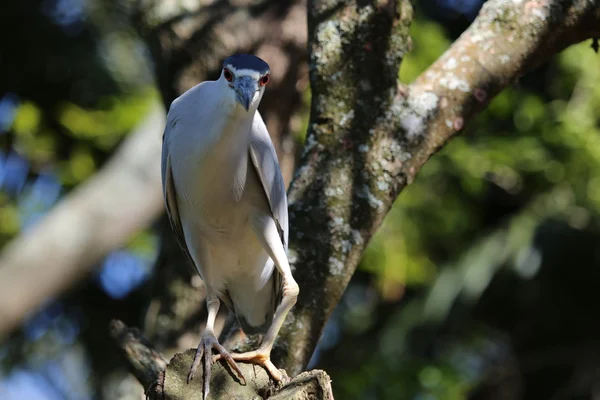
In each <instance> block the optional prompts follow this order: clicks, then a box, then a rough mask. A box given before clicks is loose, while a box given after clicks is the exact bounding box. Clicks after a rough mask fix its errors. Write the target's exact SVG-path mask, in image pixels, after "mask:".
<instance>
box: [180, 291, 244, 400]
mask: <svg viewBox="0 0 600 400" xmlns="http://www.w3.org/2000/svg"><path fill="white" fill-rule="evenodd" d="M206 292H207V293H206V306H207V308H208V318H207V320H206V328H205V329H204V332H202V338H201V339H200V343H199V344H198V349H197V350H196V355H195V356H194V361H193V362H192V366H191V367H190V372H189V373H188V377H187V382H188V383H190V381H191V380H192V379H194V374H195V373H196V369H197V368H198V366H199V365H200V361H201V360H202V356H203V355H204V371H203V375H202V377H203V382H202V391H203V393H204V399H206V398H207V396H208V392H209V391H210V373H211V368H212V363H213V357H212V349H215V350H216V351H217V352H218V353H219V355H220V356H221V357H222V358H224V359H225V360H226V361H227V363H228V364H229V366H230V367H231V368H232V369H233V370H234V371H235V372H236V373H237V374H238V376H239V378H240V380H241V381H243V382H244V383H246V380H245V379H244V375H243V374H242V371H241V370H240V368H239V367H238V366H237V364H236V363H235V361H234V359H233V358H232V357H231V354H230V353H229V352H228V351H227V350H225V347H223V346H222V345H221V344H220V343H219V341H218V340H217V338H216V336H215V333H214V326H215V319H216V318H217V313H218V312H219V305H220V301H219V298H218V297H217V296H216V295H215V294H214V293H213V292H212V291H211V290H208V288H207V291H206Z"/></svg>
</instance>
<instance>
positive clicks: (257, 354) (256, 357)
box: [214, 349, 284, 382]
mask: <svg viewBox="0 0 600 400" xmlns="http://www.w3.org/2000/svg"><path fill="white" fill-rule="evenodd" d="M229 356H230V357H231V358H232V360H236V361H245V362H249V363H252V364H257V365H260V366H262V367H263V368H264V369H266V370H267V372H268V373H269V375H271V377H272V378H273V379H274V380H275V381H277V382H280V381H281V380H282V379H283V378H284V376H283V374H282V373H281V371H280V370H279V369H277V367H275V365H274V364H273V362H271V352H270V351H266V350H260V349H259V350H254V351H249V352H246V353H230V354H229ZM221 358H222V354H217V355H216V356H215V357H214V360H215V361H218V360H220V359H221ZM234 362H235V361H234Z"/></svg>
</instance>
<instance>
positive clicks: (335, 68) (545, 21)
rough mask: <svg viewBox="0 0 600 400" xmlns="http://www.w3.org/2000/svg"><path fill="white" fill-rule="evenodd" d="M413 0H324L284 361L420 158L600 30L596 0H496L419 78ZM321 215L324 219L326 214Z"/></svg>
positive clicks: (303, 360)
mask: <svg viewBox="0 0 600 400" xmlns="http://www.w3.org/2000/svg"><path fill="white" fill-rule="evenodd" d="M411 18H412V15H411V8H410V4H409V3H408V2H407V1H356V2H352V1H347V2H343V1H336V0H329V1H326V0H324V1H313V2H311V3H309V8H308V27H309V36H308V38H309V50H310V65H309V68H310V81H311V87H312V90H313V99H312V106H311V118H310V125H309V132H308V138H307V145H306V148H305V152H304V154H303V157H302V160H301V161H300V167H299V168H298V169H297V171H296V174H295V176H294V179H293V182H292V185H291V188H290V192H289V198H290V206H289V209H290V226H292V227H293V229H292V230H291V237H290V257H291V261H292V264H293V266H294V269H295V272H294V275H295V277H296V279H297V281H298V283H299V285H300V297H299V299H298V303H297V305H296V306H295V308H294V309H293V310H292V313H291V315H290V316H289V317H288V319H287V321H286V324H285V326H284V327H283V329H282V332H281V334H280V336H279V340H278V346H277V347H276V350H277V351H276V352H275V353H274V355H275V357H274V358H275V360H274V362H275V363H276V365H278V366H280V367H283V368H285V369H286V370H287V371H288V373H290V374H291V375H294V374H296V373H298V372H299V371H301V370H302V369H304V368H305V366H306V364H307V363H308V361H309V359H310V356H311V355H312V352H313V349H314V348H315V346H316V343H317V341H318V339H319V336H320V334H321V332H322V330H323V327H324V325H325V322H326V321H327V318H328V317H329V315H330V314H331V312H332V311H333V309H334V307H335V306H336V304H337V303H338V301H339V299H340V297H341V295H342V292H343V291H344V289H345V288H346V285H347V283H348V281H349V280H350V277H351V276H352V274H353V273H354V271H355V268H356V266H357V264H358V261H359V259H360V256H361V254H362V253H363V251H364V249H365V247H366V245H367V244H368V242H369V240H370V239H371V237H372V236H373V234H374V233H375V232H376V230H377V229H378V228H379V226H380V225H381V223H382V221H383V218H384V216H385V215H386V213H387V212H388V211H389V209H390V207H391V206H392V203H393V201H394V200H395V199H396V197H397V196H398V194H399V193H400V191H401V190H402V189H403V188H404V187H405V186H406V185H407V184H409V183H410V182H411V181H412V180H413V179H414V177H415V174H416V173H417V172H418V170H419V169H420V168H421V166H422V165H423V164H424V163H425V162H426V161H427V160H428V159H429V157H431V156H432V155H433V154H434V153H435V152H437V151H438V150H439V149H440V148H441V147H442V146H443V145H444V144H446V143H447V142H448V141H449V140H450V139H451V138H452V137H453V136H455V135H457V134H458V133H459V132H460V131H462V129H463V128H464V126H465V124H466V122H467V121H468V120H469V119H471V118H472V117H473V116H474V115H475V114H476V113H477V112H478V111H479V110H481V109H482V108H483V107H484V106H485V105H486V104H487V103H488V102H489V101H490V99H491V98H493V97H494V96H495V95H496V94H497V93H498V92H499V91H500V90H501V89H502V88H504V87H505V86H506V85H508V84H510V83H511V82H514V81H515V80H516V79H518V78H519V77H520V76H521V75H522V74H523V73H525V72H527V71H529V70H531V69H533V68H535V67H536V66H537V65H539V64H540V63H542V62H544V61H545V60H547V59H548V58H549V57H551V56H552V55H554V54H555V53H556V52H557V51H559V50H561V49H563V48H565V47H567V46H569V45H571V44H573V43H576V42H579V41H581V40H583V39H586V38H590V37H595V36H598V34H599V33H600V3H599V2H598V1H592V0H578V1H577V0H576V1H567V0H542V1H522V0H512V1H511V0H491V1H488V2H487V3H486V4H485V6H484V7H483V9H482V10H481V12H480V15H479V16H478V17H477V18H476V20H475V21H474V22H473V24H472V25H471V26H470V27H469V28H468V29H467V30H466V31H465V32H464V33H463V34H462V36H461V37H460V38H459V39H458V40H457V41H456V42H455V43H454V44H453V45H452V46H451V47H450V48H449V49H448V51H446V53H445V54H444V55H443V56H442V57H441V58H440V59H439V60H438V61H436V62H435V63H434V64H433V65H432V66H431V67H430V68H428V69H427V70H426V71H425V72H424V73H423V74H422V75H421V76H420V77H419V78H418V79H417V80H416V81H415V82H414V83H412V84H411V85H409V86H406V87H405V86H401V85H398V84H397V73H398V68H399V64H400V61H401V58H402V55H403V54H404V53H405V52H406V51H408V50H409V43H410V42H409V37H408V25H409V23H410V21H411ZM315 221H319V223H315Z"/></svg>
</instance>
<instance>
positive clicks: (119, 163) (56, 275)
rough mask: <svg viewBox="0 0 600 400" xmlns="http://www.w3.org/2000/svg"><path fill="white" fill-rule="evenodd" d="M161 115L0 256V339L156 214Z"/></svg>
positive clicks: (143, 126)
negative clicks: (0, 305)
mask: <svg viewBox="0 0 600 400" xmlns="http://www.w3.org/2000/svg"><path fill="white" fill-rule="evenodd" d="M164 120H165V116H164V110H163V109H162V108H161V107H160V105H158V104H157V105H155V106H154V108H153V109H152V110H151V112H150V113H149V115H148V117H147V118H146V119H145V120H144V121H143V122H142V123H141V124H140V125H139V126H138V127H137V128H136V129H135V131H134V132H132V133H130V135H129V136H128V138H127V139H126V140H125V142H124V143H123V144H122V145H121V147H120V148H119V150H118V151H117V152H116V153H115V154H114V156H113V157H112V158H111V159H110V160H109V161H108V163H107V164H106V166H105V167H104V168H102V170H101V171H100V172H98V173H97V174H96V175H95V176H94V177H92V178H91V179H89V180H88V181H86V182H85V183H83V184H82V185H81V186H80V187H78V188H76V189H75V190H74V191H73V192H72V193H70V194H69V195H68V196H66V197H65V198H64V199H63V200H61V202H60V203H59V204H58V205H57V206H56V207H55V208H53V209H52V210H51V211H50V212H49V213H48V215H47V216H46V217H45V218H44V220H43V221H42V222H40V223H39V224H38V225H36V226H35V227H33V228H32V229H31V230H29V231H27V232H25V233H23V234H21V235H20V236H18V237H16V238H15V239H13V241H11V242H9V243H8V244H7V245H6V246H5V247H4V249H3V250H2V253H1V254H0V266H1V267H0V304H2V307H0V341H2V339H3V337H4V336H6V335H7V334H9V333H10V332H11V331H12V330H13V329H15V328H16V327H17V326H19V325H20V324H21V322H22V321H23V320H24V319H25V318H26V316H27V315H28V314H29V313H31V312H33V311H35V310H37V309H38V308H40V307H41V306H42V305H43V304H44V302H46V301H48V300H49V299H52V298H54V297H56V296H58V295H59V294H60V293H62V292H63V291H64V290H66V289H67V288H69V287H71V286H72V285H73V284H75V283H76V282H77V281H78V280H79V279H81V278H82V277H84V276H86V275H87V273H89V272H90V270H91V269H92V268H93V266H94V265H95V263H97V262H98V261H99V260H100V259H101V258H102V257H103V256H104V255H106V254H107V253H108V252H110V251H111V250H113V249H115V248H118V247H119V246H121V245H122V244H123V243H125V242H126V241H127V240H128V239H129V238H130V237H131V235H133V234H134V233H135V232H137V231H139V230H140V229H142V228H143V227H144V226H146V225H147V224H148V223H149V222H150V221H151V220H152V219H153V218H155V217H156V216H157V215H158V214H159V213H160V212H161V211H162V210H163V203H162V195H161V191H160V186H161V185H160V173H159V171H160V167H159V163H160V161H159V160H160V145H161V141H160V138H161V135H162V130H163V126H164Z"/></svg>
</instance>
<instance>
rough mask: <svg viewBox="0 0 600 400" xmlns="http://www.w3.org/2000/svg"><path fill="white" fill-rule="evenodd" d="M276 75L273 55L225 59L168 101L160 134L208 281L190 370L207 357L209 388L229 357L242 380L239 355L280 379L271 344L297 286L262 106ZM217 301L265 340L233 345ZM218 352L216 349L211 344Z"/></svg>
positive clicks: (165, 180) (187, 246)
mask: <svg viewBox="0 0 600 400" xmlns="http://www.w3.org/2000/svg"><path fill="white" fill-rule="evenodd" d="M269 81H270V68H269V65H268V64H267V62H265V61H264V60H263V59H261V58H259V57H257V56H254V55H252V54H234V55H232V56H229V57H227V58H226V59H225V60H224V61H223V65H222V68H221V74H220V76H219V78H218V79H217V80H214V81H204V82H201V83H199V84H197V85H196V86H194V87H192V88H191V89H189V90H187V91H186V92H185V93H183V94H182V95H181V96H179V97H178V98H176V99H175V100H174V101H173V102H172V103H171V105H170V107H169V111H168V113H167V120H166V124H165V131H164V134H163V144H162V159H161V177H162V185H163V195H164V200H165V208H166V211H167V216H168V219H169V221H170V225H171V228H172V231H173V232H174V234H175V237H176V238H177V241H178V242H179V245H180V247H181V248H182V250H183V252H184V253H185V255H186V256H187V258H188V259H189V260H190V261H191V263H192V264H193V266H194V267H195V269H196V271H197V272H198V274H199V275H200V277H201V279H202V280H203V282H204V285H205V287H206V304H207V309H208V317H207V320H206V326H205V329H204V331H203V332H202V334H201V339H200V343H199V344H198V348H197V350H196V354H195V356H194V361H193V363H192V365H191V367H190V371H189V374H188V377H187V378H188V379H187V381H188V383H189V382H190V381H191V380H192V379H193V377H194V374H195V371H196V369H197V367H198V366H199V365H200V362H201V360H202V359H204V373H203V379H204V380H203V389H202V390H203V396H204V398H205V399H206V397H207V396H208V393H209V392H210V385H209V382H210V371H211V366H212V363H213V362H214V361H215V360H219V359H224V360H226V362H227V363H228V365H229V366H230V367H231V368H232V369H233V370H234V371H235V372H236V373H237V374H238V376H239V377H240V380H241V381H243V382H245V379H244V377H243V374H242V372H241V370H240V369H239V367H238V365H237V363H236V361H245V362H251V363H255V364H258V365H261V366H263V367H264V368H265V369H266V370H267V371H268V373H269V374H270V376H271V377H272V378H273V379H275V380H276V381H280V380H281V379H282V378H283V374H282V373H281V371H279V370H278V369H277V368H276V367H275V365H274V364H273V362H272V361H271V359H270V354H271V350H272V348H273V344H274V342H275V339H276V337H277V335H278V333H279V330H280V328H281V326H282V325H283V322H284V320H285V318H286V316H287V315H288V313H289V311H290V309H291V308H292V307H293V306H294V305H295V304H296V300H297V298H298V294H299V286H298V284H297V282H296V281H295V279H294V277H293V275H292V271H291V267H290V264H289V261H288V257H287V250H288V237H289V226H288V209H287V194H286V189H285V185H284V181H283V177H282V174H281V169H280V166H279V161H278V159H277V153H276V152H275V148H274V146H273V143H272V141H271V138H270V135H269V132H268V131H267V128H266V125H265V123H264V121H263V119H262V117H261V114H260V112H259V111H258V106H259V104H260V101H261V99H262V97H263V94H264V92H265V88H266V87H267V84H268V83H269ZM221 303H224V304H225V305H226V306H227V308H228V309H229V310H230V311H231V312H233V313H234V314H235V316H236V317H237V320H238V322H239V324H240V327H241V328H242V330H243V331H244V332H245V333H247V334H255V333H261V334H264V336H263V338H262V341H261V343H260V345H259V347H258V348H257V349H255V350H253V351H249V352H246V353H230V352H229V351H227V350H226V349H225V348H224V347H223V346H222V345H221V344H220V343H219V341H218V339H217V337H216V336H215V333H214V323H215V318H216V316H217V312H218V311H219V308H220V305H221ZM213 350H215V351H216V352H217V354H216V355H215V356H214V357H213V353H212V351H213Z"/></svg>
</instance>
